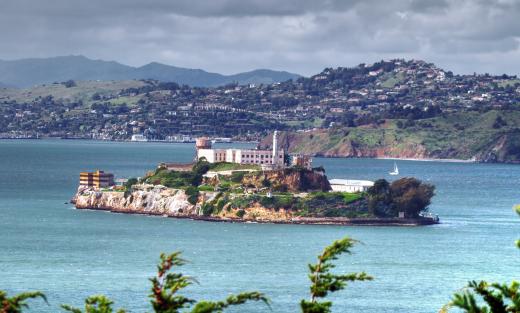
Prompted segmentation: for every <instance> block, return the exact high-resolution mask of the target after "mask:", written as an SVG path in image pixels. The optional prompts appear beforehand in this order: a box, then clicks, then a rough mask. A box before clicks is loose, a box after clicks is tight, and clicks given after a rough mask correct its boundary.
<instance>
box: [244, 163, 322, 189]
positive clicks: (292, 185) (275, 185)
mask: <svg viewBox="0 0 520 313" xmlns="http://www.w3.org/2000/svg"><path fill="white" fill-rule="evenodd" d="M266 182H268V184H269V185H270V187H272V189H273V190H275V191H289V192H302V191H329V190H331V187H330V184H329V180H328V179H327V176H325V174H324V173H322V172H317V171H312V170H307V169H293V168H288V169H281V170H274V171H266V172H263V173H258V174H250V175H246V176H245V177H244V178H243V180H242V184H243V185H246V186H255V187H257V188H262V187H265V184H266Z"/></svg>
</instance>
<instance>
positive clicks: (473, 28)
mask: <svg viewBox="0 0 520 313" xmlns="http://www.w3.org/2000/svg"><path fill="white" fill-rule="evenodd" d="M0 29H1V30H0V47H1V49H0V59H17V58H25V57H47V56H55V55H67V54H83V55H86V56H88V57H91V58H100V59H106V60H117V61H120V62H122V63H126V64H131V65H142V64H145V63H148V62H151V61H158V62H163V63H167V64H172V65H177V66H184V67H194V68H204V69H207V70H210V71H216V72H222V73H233V72H238V71H244V70H250V69H254V68H274V69H283V70H289V71H293V72H298V73H302V74H313V73H316V72H318V71H320V70H321V69H323V68H324V67H328V66H352V65H356V64H358V63H363V62H367V63H368V62H372V61H376V60H380V59H388V58H395V57H404V58H416V59H425V60H427V61H430V62H435V63H437V64H438V65H439V66H442V67H445V68H446V69H449V70H453V71H455V72H459V73H461V72H462V73H473V72H474V71H476V72H490V73H503V72H506V73H510V74H517V73H520V64H518V62H517V60H518V57H519V56H520V50H519V40H520V1H516V0H495V1H491V0H489V1H488V0H473V1H472V0H453V1H448V0H444V1H442V0H384V1H382V0H381V1H376V0H364V1H363V0H356V1H345V0H344V1H342V0H324V1H316V0H285V1H283V0H212V1H200V0H178V1H171V0H155V1H152V0H148V1H144V0H143V1H138V0H110V1H106V0H88V1H87V0H54V1H41V0H2V1H1V2H0Z"/></svg>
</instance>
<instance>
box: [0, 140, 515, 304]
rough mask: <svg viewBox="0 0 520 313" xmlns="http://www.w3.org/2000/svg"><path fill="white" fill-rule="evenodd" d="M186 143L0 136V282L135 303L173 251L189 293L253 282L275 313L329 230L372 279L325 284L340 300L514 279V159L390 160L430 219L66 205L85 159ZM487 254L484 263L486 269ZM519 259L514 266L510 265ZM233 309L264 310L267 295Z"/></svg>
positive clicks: (378, 171)
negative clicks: (344, 240) (185, 214)
mask: <svg viewBox="0 0 520 313" xmlns="http://www.w3.org/2000/svg"><path fill="white" fill-rule="evenodd" d="M192 156H193V147H192V145H189V144H155V143H112V142H111V143H107V142H89V141H61V140H56V141H52V140H45V141H44V140H42V141H0V177H1V178H2V179H0V289H6V290H8V291H9V292H18V291H24V290H28V289H33V290H41V291H44V292H45V293H46V295H47V296H48V298H49V302H50V305H49V306H47V305H44V304H40V302H38V301H35V302H33V307H34V309H33V310H32V311H34V312H58V311H60V310H59V308H58V307H59V304H61V303H69V304H74V305H80V304H81V303H82V300H83V299H84V298H85V297H87V296H88V295H91V294H97V293H104V294H107V295H109V296H110V297H111V298H113V299H114V300H115V302H116V304H118V305H119V306H122V307H125V308H127V309H130V311H131V312H144V311H146V310H148V311H150V307H149V306H148V299H147V294H148V289H149V283H148V280H147V278H148V277H150V276H152V275H153V273H154V270H155V264H156V262H157V259H158V256H159V253H160V252H162V251H166V252H170V251H175V250H182V251H183V252H184V256H185V258H187V259H189V260H190V261H191V263H190V264H188V265H187V266H185V267H184V268H183V271H184V272H185V273H188V274H190V275H193V276H195V277H196V278H197V279H198V280H199V282H200V285H196V286H192V287H190V288H189V295H190V296H193V297H194V298H197V299H198V298H212V299H217V298H223V297H225V296H226V295H228V293H230V292H240V291H243V290H259V291H262V292H264V293H266V294H267V295H268V296H269V297H270V298H271V300H272V302H273V303H272V308H273V311H274V312H297V311H298V306H297V305H298V302H299V300H300V299H301V298H304V297H307V296H308V286H309V283H308V281H307V275H306V271H307V267H306V264H307V263H308V262H311V261H313V260H314V258H315V256H316V255H317V254H318V253H319V252H320V250H321V249H322V248H323V247H324V246H326V245H327V244H328V243H330V242H332V241H333V240H334V239H338V238H341V237H343V236H346V235H349V236H352V237H354V238H356V239H358V240H360V241H362V242H363V244H362V245H358V246H356V248H355V249H354V254H353V255H351V256H345V257H342V258H341V259H340V260H339V261H338V268H337V270H338V271H361V270H364V271H366V272H367V273H369V274H371V275H373V276H374V277H375V280H374V281H372V282H361V283H354V284H352V285H350V286H349V287H348V289H347V290H346V291H344V292H340V293H337V294H334V295H333V296H332V297H331V299H332V300H334V311H335V312H436V311H438V309H439V308H440V307H441V306H442V305H443V304H445V303H446V302H447V301H448V300H449V297H450V295H451V294H452V293H453V292H454V291H456V290H458V289H460V288H461V287H462V286H463V285H464V284H465V283H466V282H467V281H468V280H472V279H481V278H483V279H490V280H510V279H511V278H519V277H518V275H517V272H518V270H517V268H518V267H517V264H518V260H519V252H517V251H516V249H515V248H514V247H513V242H514V240H515V239H516V238H517V237H520V231H519V230H520V224H519V221H520V219H518V218H516V216H515V214H514V213H513V211H512V209H511V208H512V206H513V204H515V203H519V202H520V189H519V188H518V186H519V182H520V166H515V165H489V164H463V163H441V162H414V161H397V163H398V166H399V169H400V171H401V172H402V173H403V175H407V176H415V177H418V178H420V179H422V180H425V181H428V182H430V183H433V184H435V185H436V186H437V196H436V197H435V199H434V203H433V205H432V206H431V209H432V211H433V212H434V213H437V214H439V216H440V218H441V220H442V222H443V223H442V224H441V225H437V226H429V227H410V228H407V227H401V228H398V227H344V226H303V225H268V224H228V223H210V222H201V221H189V220H175V219H169V218H161V217H146V216H134V215H122V214H112V213H105V212H98V211H78V210H74V209H73V208H72V207H71V205H70V204H65V202H66V201H68V200H69V199H70V197H71V196H72V195H73V193H74V191H75V188H76V185H77V180H78V174H79V172H80V171H82V170H93V169H98V168H99V169H104V170H106V171H111V172H114V173H115V174H116V175H118V176H140V175H142V174H143V173H145V172H146V171H147V170H149V169H152V168H154V167H155V166H156V164H157V163H158V162H161V161H189V160H190V159H191V158H192ZM393 162H394V161H391V160H370V159H321V158H318V159H315V164H316V165H323V166H324V167H325V168H326V170H327V174H328V176H329V177H338V178H352V179H377V178H380V177H385V178H387V179H390V177H389V176H387V173H388V171H389V170H391V169H392V166H393ZM490 264H492V265H493V266H492V267H490ZM515 265H516V266H515ZM236 312H269V310H268V309H267V308H266V307H265V306H263V305H262V304H253V305H248V306H243V307H240V309H239V310H236Z"/></svg>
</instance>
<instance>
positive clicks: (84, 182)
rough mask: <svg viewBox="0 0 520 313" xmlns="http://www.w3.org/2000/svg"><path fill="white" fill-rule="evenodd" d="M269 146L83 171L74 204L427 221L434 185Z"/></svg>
mask: <svg viewBox="0 0 520 313" xmlns="http://www.w3.org/2000/svg"><path fill="white" fill-rule="evenodd" d="M272 138H273V139H272V144H271V148H270V149H265V150H262V149H214V148H213V147H212V142H211V140H209V139H208V138H198V139H197V140H196V144H195V147H196V153H195V158H194V161H193V162H192V163H188V164H179V163H161V164H159V165H158V167H157V169H155V170H154V171H150V172H148V173H147V174H146V175H145V176H144V177H142V178H130V179H118V180H114V175H113V174H111V173H105V172H103V171H96V172H83V173H81V174H80V186H79V187H78V190H77V193H76V194H75V195H74V197H73V199H72V200H71V202H72V203H73V204H74V205H75V207H76V208H77V209H91V210H107V211H111V212H118V213H131V214H148V215H160V216H165V217H175V218H189V219H197V220H207V221H219V222H257V223H285V224H333V225H430V224H436V223H438V218H437V217H436V216H432V215H431V214H429V213H427V210H428V205H429V204H430V201H431V198H432V197H433V196H434V189H435V187H434V186H432V185H430V184H426V183H423V182H421V181H420V180H418V179H415V178H409V177H405V178H400V179H397V180H395V181H393V182H392V183H390V182H388V181H386V180H384V179H379V180H377V181H375V182H371V181H360V180H346V179H331V180H329V179H328V178H327V175H326V171H325V169H324V168H323V167H312V158H311V157H310V156H308V155H304V154H287V153H286V152H285V151H284V149H281V148H280V147H279V145H278V134H277V132H276V131H275V132H274V134H273V136H272Z"/></svg>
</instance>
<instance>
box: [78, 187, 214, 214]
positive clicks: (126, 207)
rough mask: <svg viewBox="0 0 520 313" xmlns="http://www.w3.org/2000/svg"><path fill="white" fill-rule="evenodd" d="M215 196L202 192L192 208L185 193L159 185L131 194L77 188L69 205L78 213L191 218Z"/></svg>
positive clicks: (134, 191) (140, 188) (139, 188)
mask: <svg viewBox="0 0 520 313" xmlns="http://www.w3.org/2000/svg"><path fill="white" fill-rule="evenodd" d="M215 195H216V193H215V192H203V193H201V194H200V195H199V201H198V202H197V204H191V203H190V202H189V201H188V195H187V194H186V193H185V192H184V190H181V189H172V188H166V187H164V186H160V185H135V186H134V187H133V191H132V192H120V191H100V190H95V189H93V188H88V187H79V188H78V192H77V193H76V195H75V196H74V198H73V199H72V203H74V205H75V206H76V208H78V209H93V210H107V211H112V212H121V213H138V214H150V215H167V216H178V217H190V216H197V215H199V212H200V204H201V203H202V202H203V201H211V200H212V198H214V197H215Z"/></svg>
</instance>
